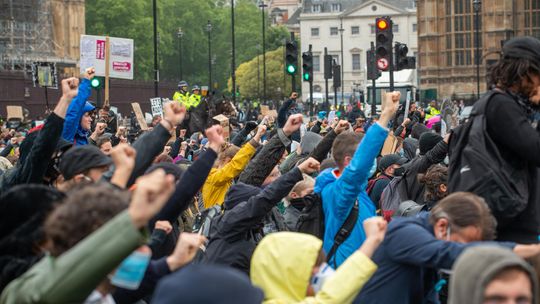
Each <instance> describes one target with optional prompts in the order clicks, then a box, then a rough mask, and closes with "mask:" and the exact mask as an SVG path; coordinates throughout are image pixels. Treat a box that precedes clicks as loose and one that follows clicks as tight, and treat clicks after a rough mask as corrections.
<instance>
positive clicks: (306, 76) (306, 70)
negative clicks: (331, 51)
mask: <svg viewBox="0 0 540 304" xmlns="http://www.w3.org/2000/svg"><path fill="white" fill-rule="evenodd" d="M302 68H303V72H302V79H303V80H304V81H313V54H312V53H311V52H304V53H302Z"/></svg>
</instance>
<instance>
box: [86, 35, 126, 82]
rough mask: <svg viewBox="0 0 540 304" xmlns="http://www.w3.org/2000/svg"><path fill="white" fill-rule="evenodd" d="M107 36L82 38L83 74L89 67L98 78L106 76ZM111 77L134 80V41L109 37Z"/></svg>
mask: <svg viewBox="0 0 540 304" xmlns="http://www.w3.org/2000/svg"><path fill="white" fill-rule="evenodd" d="M105 41H106V37H105V36H91V35H82V36H81V57H80V60H81V61H80V67H81V74H82V73H84V71H85V70H86V69H87V68H89V67H94V68H95V69H96V76H105V54H107V50H106V49H105ZM109 44H110V56H111V58H110V60H109V77H111V78H121V79H133V39H125V38H115V37H109Z"/></svg>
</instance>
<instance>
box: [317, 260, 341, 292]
mask: <svg viewBox="0 0 540 304" xmlns="http://www.w3.org/2000/svg"><path fill="white" fill-rule="evenodd" d="M335 272H336V271H335V270H334V269H332V267H330V265H328V264H326V263H322V264H321V266H320V267H319V271H318V272H317V273H316V274H315V275H314V276H313V277H312V278H311V287H313V291H315V293H318V292H319V291H321V289H322V287H323V284H324V282H325V281H326V280H328V278H330V277H331V276H333V275H334V273H335Z"/></svg>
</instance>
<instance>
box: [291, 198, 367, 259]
mask: <svg viewBox="0 0 540 304" xmlns="http://www.w3.org/2000/svg"><path fill="white" fill-rule="evenodd" d="M309 198H310V199H307V200H305V201H306V206H305V207H304V209H302V212H301V213H300V216H299V217H298V222H297V223H296V231H298V232H302V233H307V234H311V235H314V236H316V237H318V238H319V239H321V240H323V239H324V229H325V227H324V211H323V205H322V199H321V197H320V196H319V195H318V194H316V193H314V194H310V196H309ZM357 219H358V201H357V202H355V203H354V206H353V208H352V209H351V213H349V215H348V216H347V218H346V219H345V221H344V222H343V225H341V227H340V228H339V230H338V232H337V234H336V236H335V237H334V244H333V245H332V248H331V249H330V251H329V252H328V253H327V256H326V261H330V259H331V258H332V257H333V256H334V254H335V253H336V251H337V249H338V247H339V246H340V245H341V244H343V242H345V240H347V238H348V237H349V236H350V235H351V232H352V230H353V229H354V225H355V224H356V220H357ZM334 268H337V267H336V262H335V260H334Z"/></svg>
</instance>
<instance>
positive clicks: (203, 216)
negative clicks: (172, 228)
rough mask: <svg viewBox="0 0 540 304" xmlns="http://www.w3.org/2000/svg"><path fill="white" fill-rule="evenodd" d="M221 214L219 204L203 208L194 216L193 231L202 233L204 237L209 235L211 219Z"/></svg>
mask: <svg viewBox="0 0 540 304" xmlns="http://www.w3.org/2000/svg"><path fill="white" fill-rule="evenodd" d="M220 214H221V206H220V205H215V206H212V207H210V208H208V209H205V210H203V211H201V212H199V213H197V215H196V216H195V220H194V221H193V230H192V231H193V233H198V234H200V235H204V236H205V237H206V238H209V237H210V233H211V228H212V223H213V221H212V220H213V219H214V218H215V217H217V216H218V215H220Z"/></svg>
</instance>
